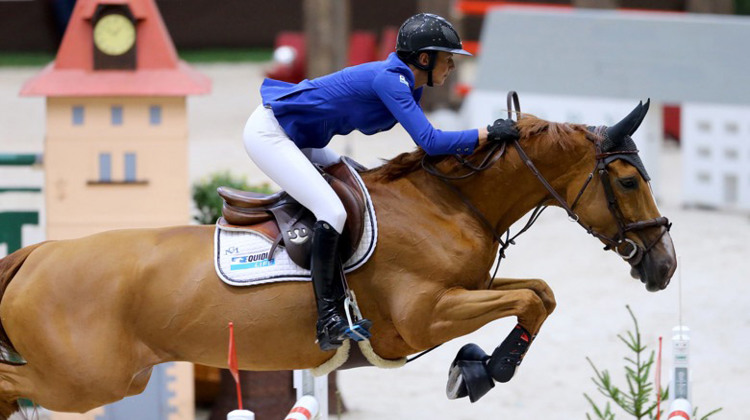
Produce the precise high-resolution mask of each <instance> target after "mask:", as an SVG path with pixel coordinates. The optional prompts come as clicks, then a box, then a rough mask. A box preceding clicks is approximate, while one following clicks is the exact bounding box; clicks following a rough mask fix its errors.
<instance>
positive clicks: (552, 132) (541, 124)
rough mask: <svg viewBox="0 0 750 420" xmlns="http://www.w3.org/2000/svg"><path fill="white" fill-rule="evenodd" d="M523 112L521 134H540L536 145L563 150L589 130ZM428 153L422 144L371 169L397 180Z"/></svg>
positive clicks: (480, 149)
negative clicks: (577, 135)
mask: <svg viewBox="0 0 750 420" xmlns="http://www.w3.org/2000/svg"><path fill="white" fill-rule="evenodd" d="M520 115H521V118H519V120H518V122H517V124H516V128H518V131H519V133H520V135H521V142H524V140H526V139H530V138H535V137H536V138H537V142H535V144H534V145H530V146H531V147H533V146H535V145H538V146H540V147H552V146H555V147H557V148H559V149H562V150H563V151H564V150H568V149H570V148H571V147H572V144H573V136H571V134H573V133H574V132H577V131H582V132H586V127H585V126H583V125H580V124H568V123H556V122H550V121H545V120H543V119H541V118H537V117H535V116H533V115H531V114H520ZM527 144H528V143H527ZM492 146H493V145H492V144H491V143H487V142H485V143H483V144H482V145H481V146H479V147H477V149H476V150H475V151H474V153H473V154H472V156H483V155H484V153H485V152H486V151H487V149H489V148H490V147H492ZM524 146H526V145H524ZM525 148H526V147H524V149H525ZM425 155H426V153H425V151H424V150H423V149H422V148H421V147H418V148H417V149H416V150H414V151H413V152H406V153H401V154H400V155H398V156H396V157H394V158H393V159H391V160H388V161H386V162H385V163H384V164H383V165H381V166H379V167H377V168H374V169H372V170H370V171H368V172H370V173H372V174H373V175H375V177H376V178H377V179H380V180H383V181H394V180H396V179H399V178H403V177H405V176H406V175H408V174H410V173H412V172H414V171H416V170H417V169H419V168H421V165H422V159H423V158H424V156H425ZM451 156H452V155H445V156H439V157H435V159H434V161H433V162H434V163H438V162H442V161H444V160H446V159H448V158H449V157H451Z"/></svg>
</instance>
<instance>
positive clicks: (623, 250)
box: [422, 91, 672, 278]
mask: <svg viewBox="0 0 750 420" xmlns="http://www.w3.org/2000/svg"><path fill="white" fill-rule="evenodd" d="M513 106H515V111H513V109H514V108H513ZM514 112H515V113H517V114H520V113H521V107H520V104H519V100H518V94H517V93H516V92H514V91H511V92H509V93H508V118H509V119H512V118H513V113H514ZM606 128H607V127H604V126H600V127H597V128H596V129H594V131H593V132H591V131H587V134H586V139H587V140H589V141H591V143H592V144H593V145H594V147H595V148H596V163H595V165H594V169H592V171H591V173H590V174H589V176H588V178H587V179H586V182H585V183H584V184H583V186H582V187H581V189H580V191H579V192H578V195H577V196H576V199H575V200H574V201H573V204H572V205H568V203H567V201H565V199H564V198H563V197H562V196H561V195H560V194H559V193H558V192H557V191H555V189H554V188H553V187H552V185H550V183H549V182H548V181H547V179H546V178H544V176H543V175H542V174H541V173H540V172H539V170H538V169H537V168H536V166H534V163H533V162H532V161H531V159H530V158H529V156H528V155H527V154H526V152H525V151H524V150H523V148H522V147H521V144H520V143H519V142H518V140H514V141H513V143H512V145H513V147H515V149H516V151H517V152H518V154H519V156H520V157H521V159H522V160H523V162H524V163H525V164H526V166H527V167H528V168H529V169H530V170H531V172H532V173H533V174H534V176H536V178H537V179H538V180H539V182H541V183H542V185H544V188H546V189H547V191H548V192H549V194H550V195H551V196H552V197H553V198H554V199H555V200H556V201H557V202H558V203H559V204H560V206H561V207H562V208H563V209H565V211H566V212H567V213H568V217H569V218H570V220H571V221H574V222H576V223H578V224H579V225H581V226H582V227H583V228H584V229H585V230H586V232H587V233H589V234H590V235H592V236H595V237H596V238H599V239H600V240H601V241H602V242H604V243H605V244H606V246H605V247H604V249H605V250H610V249H614V250H615V251H616V252H617V253H618V254H619V255H620V257H622V258H623V259H624V260H626V261H628V262H629V263H630V264H631V265H632V266H635V265H637V264H639V263H640V262H641V260H642V259H643V256H644V255H646V254H648V253H649V252H650V251H651V249H653V247H654V246H655V245H656V244H657V243H658V242H659V240H660V239H661V238H662V237H663V236H664V235H665V234H666V233H667V232H668V231H669V230H670V228H671V227H672V224H671V223H669V220H668V219H667V218H666V217H656V218H653V219H649V220H643V221H638V222H632V223H628V222H627V221H626V220H625V216H624V215H623V214H622V210H621V209H620V205H619V203H618V201H617V197H616V196H615V193H614V189H613V188H612V180H611V178H610V176H609V170H608V169H607V163H606V162H605V160H606V158H608V157H611V156H612V155H615V154H636V153H638V151H637V150H635V151H616V152H611V153H609V152H603V151H602V139H603V134H604V133H605V130H606ZM505 147H506V145H505V143H497V144H496V145H493V147H492V148H491V149H490V150H489V152H488V153H487V155H486V156H485V158H484V159H483V160H482V162H481V163H480V164H479V165H476V166H475V165H472V164H470V163H469V162H468V161H466V160H465V159H464V158H463V157H461V156H460V155H456V156H455V158H456V159H457V160H458V161H459V162H460V163H461V165H462V166H464V167H466V168H468V169H469V173H467V174H464V175H460V176H448V175H445V174H443V173H441V172H439V171H438V170H437V168H436V167H435V166H434V164H433V163H431V162H429V161H428V159H427V156H426V155H425V157H424V158H423V159H422V167H423V168H424V169H425V171H427V172H428V173H430V174H432V175H434V176H436V177H437V178H439V179H440V180H441V181H443V183H444V184H445V185H447V186H448V187H449V188H450V189H451V190H452V191H453V192H454V193H456V194H457V195H458V197H459V198H460V199H461V201H463V202H464V204H465V205H466V206H467V207H468V208H469V209H470V210H471V212H472V213H474V214H475V215H476V216H477V218H478V219H479V220H480V221H481V222H482V224H483V225H484V226H485V227H486V228H487V229H488V230H489V231H490V232H491V233H492V235H493V237H494V238H495V240H496V241H497V242H498V243H499V244H500V249H499V250H498V262H497V266H496V267H495V273H497V269H498V267H499V264H500V261H501V260H502V259H503V258H504V257H505V250H506V249H507V248H508V247H509V246H510V245H511V244H513V243H514V240H515V239H516V238H517V237H518V236H519V235H521V234H522V233H524V232H526V231H527V230H528V229H529V228H530V227H531V226H532V225H533V224H534V222H536V220H537V219H538V218H539V215H540V214H541V213H542V211H544V210H545V209H546V208H547V206H546V205H545V204H544V203H546V202H547V201H548V198H545V199H544V200H543V201H542V202H541V203H539V204H538V205H537V206H536V208H535V209H534V211H532V213H531V216H530V218H529V220H528V222H527V223H526V225H525V226H524V227H523V228H522V229H521V230H520V231H519V232H518V233H517V234H516V235H514V236H513V237H510V231H509V230H508V231H507V232H505V239H504V240H503V238H502V237H501V236H502V235H500V234H498V233H497V231H496V228H495V227H494V226H492V224H491V223H490V222H489V220H487V218H486V217H485V216H484V215H483V214H482V213H481V211H480V210H479V209H477V208H476V206H474V205H473V204H472V203H471V201H470V200H469V199H468V198H467V197H466V196H465V195H464V194H463V193H462V192H461V191H460V190H459V189H458V188H456V187H455V186H454V185H453V184H451V183H450V182H449V181H453V180H459V179H465V178H468V177H470V176H472V175H475V174H477V173H478V172H481V171H483V170H485V169H488V168H489V167H491V166H492V164H493V163H494V162H495V161H497V160H498V159H499V158H500V157H501V156H502V155H503V153H504V152H505ZM595 173H596V174H598V175H599V178H600V179H601V181H602V185H603V186H604V193H605V195H606V198H607V207H608V208H609V212H610V213H611V214H612V217H613V218H614V219H615V222H616V223H617V234H616V235H615V236H607V235H605V234H603V233H600V232H597V231H595V230H594V229H593V228H592V227H591V226H586V225H585V224H584V223H583V222H581V221H580V218H579V217H578V214H577V213H576V212H575V207H576V205H577V204H578V202H579V200H580V199H581V197H582V196H583V193H584V192H585V191H586V189H587V188H588V186H589V184H590V183H591V180H592V179H593V178H594V174H595ZM662 226H663V227H664V229H663V230H662V232H661V234H660V235H659V236H658V237H657V238H656V239H654V241H653V242H651V243H650V244H648V245H646V246H645V247H643V248H641V247H640V246H638V244H636V243H635V241H633V240H631V239H629V238H627V236H626V234H627V233H628V232H637V231H641V230H644V229H648V228H652V227H662ZM493 278H494V274H493Z"/></svg>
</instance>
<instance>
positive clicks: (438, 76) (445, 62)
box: [432, 51, 456, 86]
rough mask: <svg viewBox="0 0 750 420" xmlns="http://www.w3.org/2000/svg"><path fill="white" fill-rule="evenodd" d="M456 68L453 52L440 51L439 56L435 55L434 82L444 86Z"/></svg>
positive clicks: (436, 84)
mask: <svg viewBox="0 0 750 420" xmlns="http://www.w3.org/2000/svg"><path fill="white" fill-rule="evenodd" d="M455 68H456V64H455V63H454V62H453V53H449V52H445V51H438V54H437V57H435V69H434V70H432V84H433V85H435V86H442V85H443V83H445V80H446V79H447V78H448V75H449V74H450V73H451V72H452V71H453V70H454V69H455Z"/></svg>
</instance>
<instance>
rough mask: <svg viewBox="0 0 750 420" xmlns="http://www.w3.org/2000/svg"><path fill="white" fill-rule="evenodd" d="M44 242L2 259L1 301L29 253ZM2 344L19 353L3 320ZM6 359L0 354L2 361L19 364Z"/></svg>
mask: <svg viewBox="0 0 750 420" xmlns="http://www.w3.org/2000/svg"><path fill="white" fill-rule="evenodd" d="M43 243H44V242H40V243H38V244H34V245H30V246H27V247H25V248H21V249H19V250H18V251H16V252H14V253H12V254H10V255H8V256H7V257H5V258H3V259H0V302H2V300H3V296H4V295H5V290H6V289H7V288H8V285H9V284H10V281H11V280H12V279H13V277H14V276H15V275H16V273H18V270H20V269H21V266H22V265H23V263H24V262H25V261H26V258H28V257H29V255H31V253H32V252H33V251H34V250H35V249H37V248H38V247H39V246H40V245H42V244H43ZM0 346H2V347H3V348H4V349H5V350H6V351H10V352H12V353H17V352H16V349H15V348H14V347H13V343H11V342H10V338H8V334H6V333H5V327H3V324H2V321H1V320H0ZM5 359H6V357H5V355H2V356H0V363H8V364H17V363H13V362H10V361H8V360H5Z"/></svg>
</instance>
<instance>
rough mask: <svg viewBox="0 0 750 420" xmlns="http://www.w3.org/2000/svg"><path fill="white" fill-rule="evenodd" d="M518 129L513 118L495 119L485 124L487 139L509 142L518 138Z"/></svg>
mask: <svg viewBox="0 0 750 420" xmlns="http://www.w3.org/2000/svg"><path fill="white" fill-rule="evenodd" d="M519 137H520V136H519V134H518V130H517V129H516V123H515V121H513V120H504V119H502V118H500V119H498V120H496V121H495V122H494V123H492V125H488V126H487V141H499V142H510V141H513V140H518V138H519Z"/></svg>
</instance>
